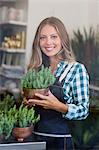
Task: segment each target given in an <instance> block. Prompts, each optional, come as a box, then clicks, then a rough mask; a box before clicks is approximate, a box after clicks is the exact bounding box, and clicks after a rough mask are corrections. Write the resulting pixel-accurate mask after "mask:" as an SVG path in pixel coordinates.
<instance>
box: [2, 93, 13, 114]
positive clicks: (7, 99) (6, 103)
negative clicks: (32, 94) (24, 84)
mask: <svg viewBox="0 0 99 150" xmlns="http://www.w3.org/2000/svg"><path fill="white" fill-rule="evenodd" d="M14 103H15V101H14V99H13V96H10V95H9V94H7V95H6V96H4V98H3V100H2V101H1V100H0V110H1V111H3V112H6V111H8V110H9V109H10V108H11V107H13V106H14Z"/></svg>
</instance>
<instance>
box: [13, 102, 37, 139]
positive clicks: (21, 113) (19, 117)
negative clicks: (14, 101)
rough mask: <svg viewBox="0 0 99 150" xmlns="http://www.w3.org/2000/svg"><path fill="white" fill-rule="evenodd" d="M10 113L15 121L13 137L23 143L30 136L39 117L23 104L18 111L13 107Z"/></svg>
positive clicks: (32, 109)
mask: <svg viewBox="0 0 99 150" xmlns="http://www.w3.org/2000/svg"><path fill="white" fill-rule="evenodd" d="M11 111H12V114H13V116H14V119H15V124H14V128H13V135H14V136H15V138H16V139H17V140H18V141H23V140H24V139H25V138H26V137H28V136H30V135H31V134H32V131H33V127H34V125H35V123H36V122H37V121H38V120H39V118H40V117H39V115H38V116H36V115H35V110H34V108H33V107H32V108H28V107H27V106H23V104H21V105H20V107H19V108H18V109H17V108H16V106H14V107H13V108H12V110H11Z"/></svg>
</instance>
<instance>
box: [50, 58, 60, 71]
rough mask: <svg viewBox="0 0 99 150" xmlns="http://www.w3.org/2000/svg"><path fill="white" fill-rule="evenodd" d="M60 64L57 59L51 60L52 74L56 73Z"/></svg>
mask: <svg viewBox="0 0 99 150" xmlns="http://www.w3.org/2000/svg"><path fill="white" fill-rule="evenodd" d="M58 63H59V60H58V59H57V58H54V57H53V58H52V57H51V58H50V66H51V68H52V73H54V72H55V71H56V69H57V65H58Z"/></svg>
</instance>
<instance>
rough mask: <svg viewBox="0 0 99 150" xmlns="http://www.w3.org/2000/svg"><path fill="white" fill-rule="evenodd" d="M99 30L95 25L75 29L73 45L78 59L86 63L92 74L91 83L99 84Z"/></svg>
mask: <svg viewBox="0 0 99 150" xmlns="http://www.w3.org/2000/svg"><path fill="white" fill-rule="evenodd" d="M97 33H98V34H99V32H97V31H96V30H95V29H94V28H93V27H90V28H89V30H87V29H86V28H85V27H84V28H83V30H82V31H81V30H80V29H78V30H77V31H73V37H72V39H71V45H72V48H73V50H74V52H75V55H76V58H77V61H80V62H82V63H84V64H85V66H86V67H87V70H88V73H89V74H90V81H91V84H95V85H99V71H98V66H99V35H97Z"/></svg>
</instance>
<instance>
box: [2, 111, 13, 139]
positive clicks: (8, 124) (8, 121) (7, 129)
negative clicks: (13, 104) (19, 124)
mask: <svg viewBox="0 0 99 150" xmlns="http://www.w3.org/2000/svg"><path fill="white" fill-rule="evenodd" d="M14 123H15V120H14V116H13V115H12V114H11V111H10V110H9V111H6V112H2V111H1V112H0V135H3V136H4V138H5V139H7V138H9V136H10V135H11V132H12V129H13V127H14Z"/></svg>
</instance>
